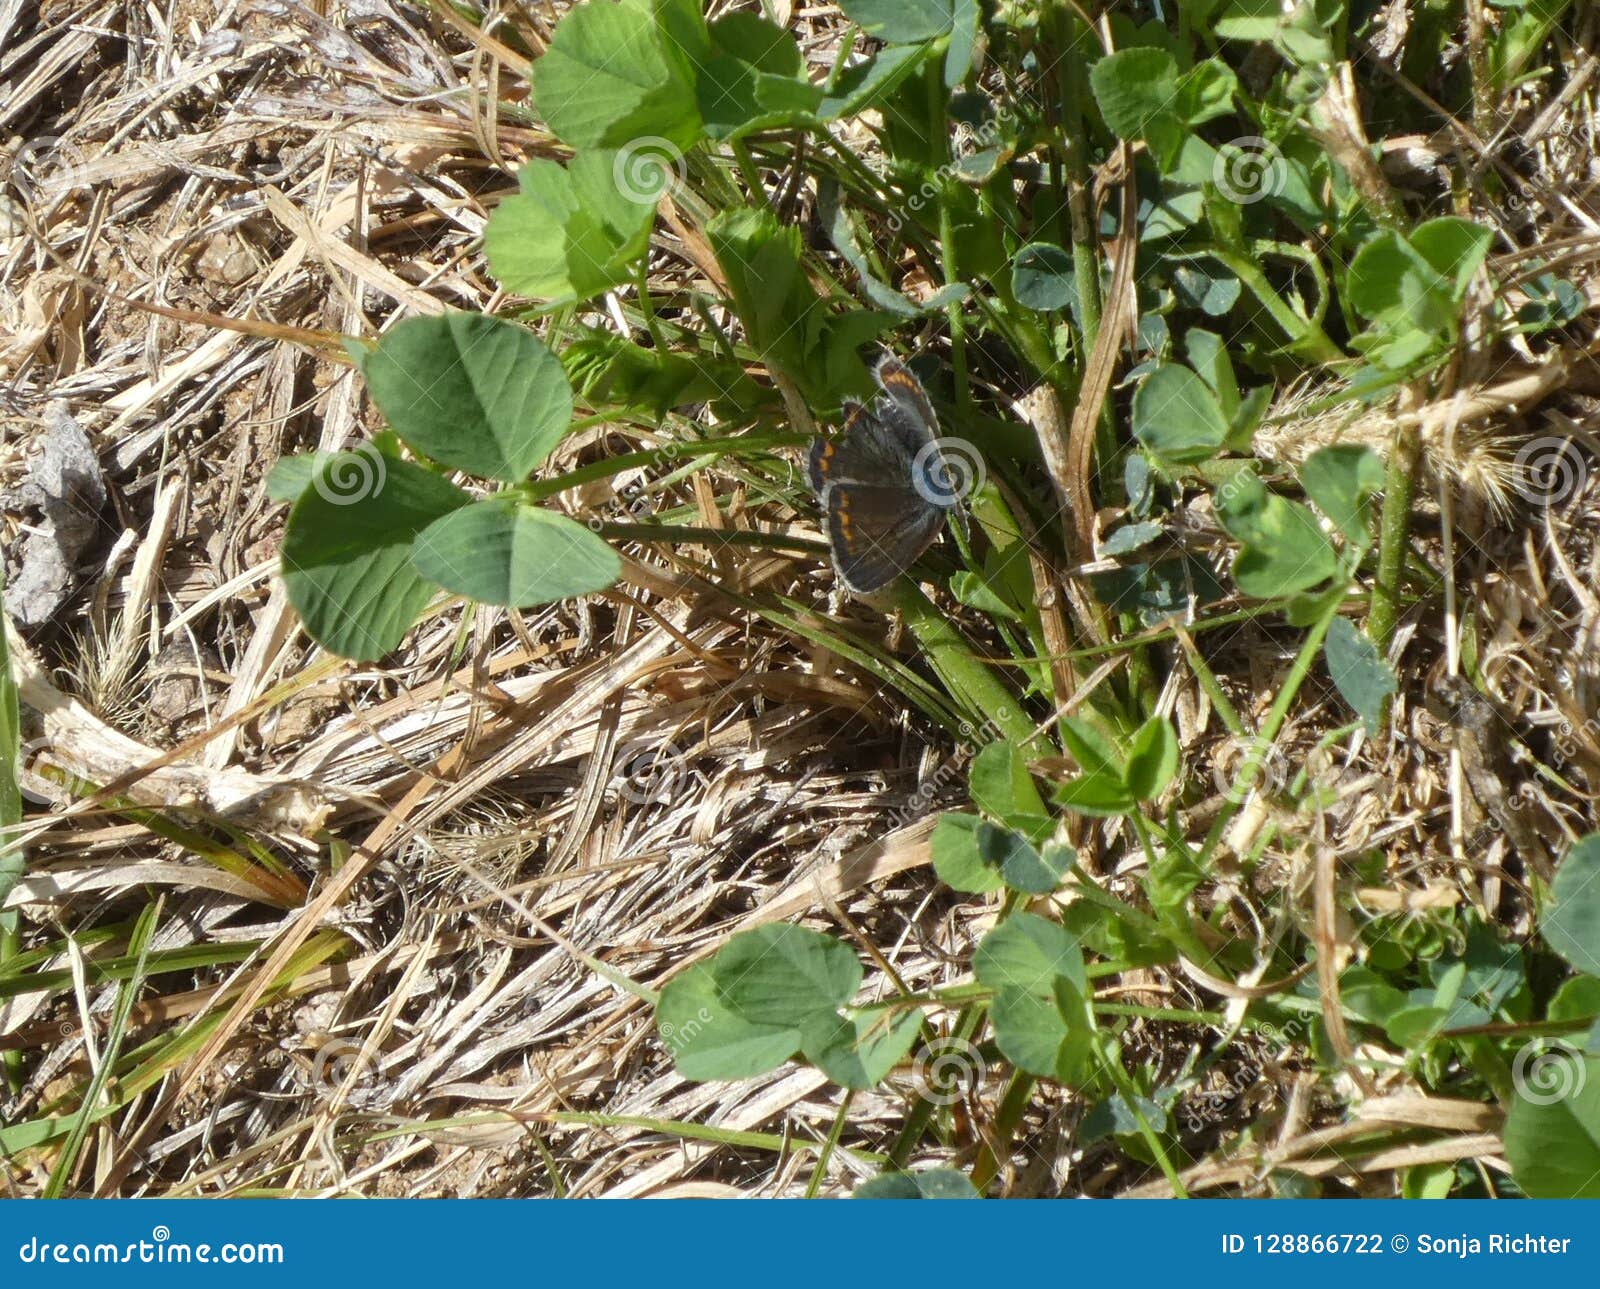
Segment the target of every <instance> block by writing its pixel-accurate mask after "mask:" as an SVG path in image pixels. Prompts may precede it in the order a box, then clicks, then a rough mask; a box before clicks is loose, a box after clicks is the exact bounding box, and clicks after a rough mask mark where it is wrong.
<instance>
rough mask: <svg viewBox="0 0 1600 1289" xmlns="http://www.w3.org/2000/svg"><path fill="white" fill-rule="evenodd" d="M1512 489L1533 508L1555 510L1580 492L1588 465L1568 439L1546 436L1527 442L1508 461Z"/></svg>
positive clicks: (1585, 481) (1575, 445)
mask: <svg viewBox="0 0 1600 1289" xmlns="http://www.w3.org/2000/svg"><path fill="white" fill-rule="evenodd" d="M1512 467H1513V469H1514V471H1515V473H1514V475H1513V479H1512V487H1514V488H1515V489H1516V490H1517V494H1518V495H1519V496H1520V497H1521V498H1522V499H1523V500H1524V501H1527V502H1529V503H1531V504H1533V505H1535V506H1559V505H1561V504H1562V503H1564V502H1567V501H1570V500H1571V499H1572V498H1573V497H1575V496H1577V495H1578V494H1579V493H1580V492H1582V491H1583V488H1584V485H1585V484H1586V483H1588V481H1589V465H1588V462H1587V461H1585V460H1584V458H1583V454H1582V453H1581V452H1579V451H1578V446H1577V444H1576V443H1574V442H1573V441H1572V440H1571V439H1569V438H1561V437H1558V436H1555V435H1546V436H1545V437H1543V438H1537V439H1529V440H1528V442H1526V443H1524V444H1523V445H1522V446H1521V447H1520V448H1518V449H1517V455H1516V457H1515V458H1514V459H1513V461H1512Z"/></svg>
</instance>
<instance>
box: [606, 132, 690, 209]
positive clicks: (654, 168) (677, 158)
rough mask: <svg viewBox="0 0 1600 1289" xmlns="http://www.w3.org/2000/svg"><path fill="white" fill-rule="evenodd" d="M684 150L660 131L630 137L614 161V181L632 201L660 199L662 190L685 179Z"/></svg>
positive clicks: (664, 190) (643, 201) (641, 202)
mask: <svg viewBox="0 0 1600 1289" xmlns="http://www.w3.org/2000/svg"><path fill="white" fill-rule="evenodd" d="M683 173H684V161H683V150H682V149H681V148H679V147H678V145H677V144H675V143H673V141H672V140H671V139H663V138H662V137H661V136H660V135H658V134H647V135H645V136H644V137H643V138H639V139H633V140H630V141H629V142H628V143H627V144H625V145H624V146H623V147H622V148H620V149H619V150H618V151H617V155H616V158H615V160H613V161H612V163H611V181H612V182H613V183H614V184H616V186H617V191H618V192H620V193H621V194H622V195H623V196H624V197H626V198H627V199H628V200H629V201H636V202H639V203H640V204H641V205H642V204H644V203H646V202H655V201H658V200H660V198H661V194H662V193H664V192H666V191H667V190H668V189H670V188H671V187H672V186H673V185H674V184H677V183H680V182H681V181H682V179H683Z"/></svg>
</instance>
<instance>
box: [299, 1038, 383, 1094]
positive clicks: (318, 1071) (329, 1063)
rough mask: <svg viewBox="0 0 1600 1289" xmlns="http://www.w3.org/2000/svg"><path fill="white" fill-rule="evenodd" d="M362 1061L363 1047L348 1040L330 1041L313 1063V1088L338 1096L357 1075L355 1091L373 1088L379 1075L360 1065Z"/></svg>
mask: <svg viewBox="0 0 1600 1289" xmlns="http://www.w3.org/2000/svg"><path fill="white" fill-rule="evenodd" d="M360 1059H361V1044H360V1043H352V1042H350V1041H349V1040H348V1039H343V1038H330V1039H329V1040H328V1041H327V1042H326V1043H324V1044H323V1045H322V1046H321V1047H319V1048H318V1049H317V1054H316V1056H315V1057H313V1058H312V1061H311V1086H312V1087H314V1088H317V1089H318V1090H320V1091H322V1092H326V1093H337V1092H338V1091H339V1090H340V1089H342V1088H343V1087H344V1085H345V1082H346V1080H348V1079H349V1078H350V1074H351V1071H355V1081H354V1083H353V1084H352V1085H351V1086H352V1088H353V1089H354V1090H357V1091H365V1090H368V1089H370V1088H371V1086H372V1084H373V1081H374V1079H375V1078H376V1071H375V1070H373V1068H372V1067H371V1066H370V1065H363V1066H359V1067H358V1065H357V1062H358V1061H359V1060H360Z"/></svg>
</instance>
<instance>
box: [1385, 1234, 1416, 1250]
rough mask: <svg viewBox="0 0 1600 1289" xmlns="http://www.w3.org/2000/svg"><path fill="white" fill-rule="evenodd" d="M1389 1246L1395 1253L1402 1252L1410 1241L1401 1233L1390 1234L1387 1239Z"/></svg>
mask: <svg viewBox="0 0 1600 1289" xmlns="http://www.w3.org/2000/svg"><path fill="white" fill-rule="evenodd" d="M1389 1247H1390V1248H1391V1249H1393V1250H1394V1251H1395V1252H1396V1253H1404V1252H1405V1251H1406V1250H1407V1249H1409V1248H1410V1247H1411V1241H1410V1240H1408V1239H1406V1237H1405V1236H1403V1235H1396V1236H1391V1237H1390V1240H1389Z"/></svg>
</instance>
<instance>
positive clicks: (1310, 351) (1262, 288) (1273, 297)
mask: <svg viewBox="0 0 1600 1289" xmlns="http://www.w3.org/2000/svg"><path fill="white" fill-rule="evenodd" d="M1207 253H1208V254H1209V255H1211V256H1212V258H1214V259H1216V260H1217V261H1219V262H1220V263H1221V264H1222V265H1223V267H1224V268H1226V269H1227V270H1228V271H1229V272H1230V273H1232V274H1233V275H1234V276H1235V277H1236V278H1238V279H1239V281H1240V282H1242V283H1243V284H1244V286H1245V287H1246V288H1247V289H1248V290H1249V291H1250V293H1251V294H1252V295H1254V296H1255V297H1256V299H1257V300H1259V301H1261V306H1262V308H1264V309H1265V310H1266V311H1267V313H1268V315H1269V316H1270V317H1271V318H1272V320H1273V321H1274V322H1276V323H1277V324H1278V326H1279V327H1281V328H1282V329H1283V332H1284V334H1285V335H1286V336H1288V337H1289V339H1290V341H1291V343H1292V344H1293V346H1294V348H1295V349H1297V350H1298V351H1299V352H1300V353H1301V354H1303V355H1304V356H1305V357H1307V358H1309V359H1311V360H1312V361H1314V362H1319V363H1337V362H1343V361H1344V357H1345V355H1344V351H1343V350H1342V349H1340V348H1339V346H1338V345H1336V344H1334V343H1333V340H1332V339H1331V338H1330V337H1329V335H1328V333H1327V332H1326V331H1324V330H1323V329H1322V327H1321V325H1320V324H1319V323H1316V322H1313V321H1312V320H1311V319H1310V318H1303V317H1301V316H1300V315H1299V314H1298V313H1296V312H1295V311H1294V309H1292V308H1291V307H1290V306H1289V302H1288V301H1287V300H1285V299H1284V298H1283V297H1282V296H1281V295H1279V294H1278V293H1277V292H1276V291H1275V290H1273V287H1272V283H1271V282H1269V281H1267V275H1266V274H1265V273H1263V272H1262V271H1261V266H1260V265H1259V264H1257V263H1256V262H1255V261H1254V260H1252V259H1250V258H1248V257H1247V256H1244V255H1240V254H1237V253H1235V252H1233V251H1229V250H1224V249H1223V248H1222V247H1213V248H1211V249H1210V250H1209V251H1208V252H1207Z"/></svg>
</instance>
